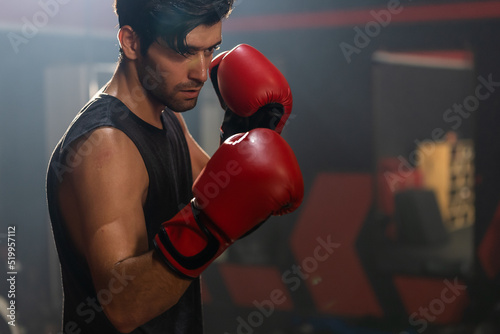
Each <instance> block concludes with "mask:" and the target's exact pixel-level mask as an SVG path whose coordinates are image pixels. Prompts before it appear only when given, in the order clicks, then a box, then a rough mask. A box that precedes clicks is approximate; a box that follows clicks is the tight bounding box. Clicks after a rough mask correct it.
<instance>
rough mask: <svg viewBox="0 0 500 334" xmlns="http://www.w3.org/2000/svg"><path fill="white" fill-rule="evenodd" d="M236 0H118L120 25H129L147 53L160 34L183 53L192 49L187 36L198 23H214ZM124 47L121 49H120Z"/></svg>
mask: <svg viewBox="0 0 500 334" xmlns="http://www.w3.org/2000/svg"><path fill="white" fill-rule="evenodd" d="M233 2H234V0H115V5H114V7H115V12H116V15H118V22H119V25H120V28H121V27H123V26H125V25H129V26H131V27H132V29H133V30H134V31H135V32H136V34H137V35H138V36H139V39H140V41H141V53H142V54H143V55H145V54H146V52H147V50H148V49H149V47H150V46H151V44H152V43H153V42H154V41H156V40H157V39H158V38H160V39H162V40H163V41H165V42H166V43H167V45H168V46H169V47H170V48H171V49H173V50H175V51H176V52H178V53H180V54H183V55H184V54H187V53H189V50H188V47H187V45H186V36H187V35H188V34H189V33H190V32H191V31H192V30H193V29H194V28H196V27H197V26H200V25H206V26H212V25H214V24H216V23H218V22H219V21H221V20H222V19H224V18H227V17H228V16H229V14H230V13H231V10H232V7H233ZM120 51H121V50H120Z"/></svg>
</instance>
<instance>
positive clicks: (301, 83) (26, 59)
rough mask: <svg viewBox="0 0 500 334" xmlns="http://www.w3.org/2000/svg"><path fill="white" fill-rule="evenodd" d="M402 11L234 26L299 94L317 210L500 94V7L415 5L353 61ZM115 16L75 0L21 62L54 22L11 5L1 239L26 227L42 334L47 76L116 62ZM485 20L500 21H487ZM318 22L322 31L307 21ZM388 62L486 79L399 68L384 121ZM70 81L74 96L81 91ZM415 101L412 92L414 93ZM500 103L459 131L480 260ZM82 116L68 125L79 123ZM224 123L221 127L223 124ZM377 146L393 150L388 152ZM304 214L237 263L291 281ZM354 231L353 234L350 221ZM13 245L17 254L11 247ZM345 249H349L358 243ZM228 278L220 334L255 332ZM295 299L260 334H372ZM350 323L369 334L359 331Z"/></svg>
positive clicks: (280, 17)
mask: <svg viewBox="0 0 500 334" xmlns="http://www.w3.org/2000/svg"><path fill="white" fill-rule="evenodd" d="M390 3H394V2H391V1H381V0H371V1H361V0H356V1H352V0H350V1H349V0H312V1H304V0H268V1H263V0H239V1H236V6H235V9H234V12H233V14H232V15H231V18H230V19H229V20H228V21H227V22H226V23H225V25H224V42H223V45H222V49H230V48H232V47H234V46H236V45H237V44H239V43H247V44H250V45H252V46H254V47H256V48H257V49H259V50H260V51H261V52H262V53H264V54H265V55H266V56H267V57H268V58H269V59H271V60H272V61H273V62H274V63H275V64H276V65H277V66H278V67H279V68H280V70H281V71H282V72H283V73H284V74H285V76H286V78H287V79H288V81H289V83H290V86H291V88H292V91H293V96H294V109H293V116H292V118H291V119H290V122H289V125H287V127H286V128H285V130H284V133H283V136H284V138H285V139H286V140H287V141H288V142H289V143H290V145H291V146H292V148H293V149H294V151H295V153H296V155H297V157H298V160H299V162H300V165H301V168H302V171H303V175H304V181H305V185H306V199H305V202H304V203H306V202H307V196H308V195H309V192H310V191H311V187H312V185H313V184H314V181H315V179H316V178H317V176H318V175H320V174H322V173H330V174H335V173H351V174H352V173H354V174H360V175H368V176H370V175H374V173H375V167H374V166H375V162H376V159H377V154H380V153H381V152H382V153H383V154H384V155H385V154H387V155H393V156H398V155H403V156H408V153H409V152H411V150H413V149H414V147H412V143H413V141H414V140H415V139H419V140H424V139H428V137H429V134H430V130H432V129H434V128H436V127H443V128H445V127H446V126H448V127H449V125H450V124H447V123H443V119H442V115H443V113H444V111H445V110H446V109H447V108H449V107H451V105H452V104H453V103H455V102H457V103H461V102H462V101H463V100H464V98H465V97H466V96H468V95H470V94H473V93H474V88H475V87H476V86H477V84H478V81H477V77H478V76H483V77H485V78H487V77H488V75H492V76H493V80H494V81H500V65H499V63H500V61H499V59H500V43H499V42H500V37H499V35H500V34H499V33H500V30H499V28H500V2H496V1H484V2H474V1H451V0H449V1H442V0H441V1H431V0H428V1H424V0H418V1H416V0H414V1H406V0H405V1H401V2H400V7H399V8H402V11H401V12H400V13H398V14H394V15H393V16H392V20H391V22H390V23H389V24H388V25H387V26H386V27H381V28H380V31H378V32H377V33H376V34H374V36H373V37H371V38H369V43H367V45H366V46H364V47H362V48H358V52H357V53H353V54H351V57H350V59H347V58H346V56H345V54H344V53H343V51H342V48H341V45H343V44H342V43H348V44H350V45H351V46H354V45H355V39H356V38H357V37H356V36H357V30H355V28H359V29H364V28H365V27H366V24H367V23H368V22H370V21H373V20H374V18H373V16H370V10H376V11H380V10H387V8H388V4H390ZM111 5H112V1H110V0H105V1H103V0H85V2H84V3H83V1H82V0H73V1H69V2H68V3H67V4H64V5H62V4H61V5H60V6H59V9H58V11H57V13H56V14H55V15H54V17H51V18H50V19H49V21H48V23H47V25H44V26H43V27H41V28H40V29H39V32H38V33H37V34H36V35H35V36H34V37H30V38H28V39H27V43H22V44H20V45H19V47H18V52H16V50H15V48H14V47H13V45H12V43H11V40H10V39H9V38H12V33H16V34H18V35H20V36H22V29H23V23H24V22H25V21H23V18H28V19H29V20H32V18H33V15H34V14H36V13H37V12H39V11H40V10H41V7H40V4H39V3H37V2H36V1H26V2H23V4H19V3H17V2H15V1H7V3H5V2H3V3H2V5H1V7H2V8H1V9H0V11H1V14H0V60H1V61H0V101H1V103H0V236H2V233H6V231H7V226H12V225H13V226H16V227H17V236H16V237H17V260H18V263H20V264H18V265H20V266H22V267H21V269H20V270H19V275H18V282H17V287H18V294H17V297H16V303H17V305H18V314H17V315H18V317H17V321H18V324H19V325H21V326H24V327H25V328H26V329H27V333H29V334H31V333H50V332H51V331H52V332H53V333H56V330H57V329H56V327H51V326H52V324H54V323H57V322H58V317H59V314H58V312H59V303H58V298H59V296H58V295H57V294H56V293H55V292H54V289H53V287H51V283H50V282H54V279H55V278H57V275H58V274H57V271H56V270H55V269H57V268H55V267H54V266H53V263H51V260H50V259H51V256H52V255H51V253H50V249H51V248H52V247H53V245H52V241H51V238H50V231H49V228H48V220H47V209H46V203H45V186H44V179H45V172H46V166H47V161H48V153H49V152H48V149H47V143H46V138H47V137H48V134H47V130H46V129H47V124H46V123H47V112H48V111H47V110H45V109H46V107H45V106H46V103H47V101H46V92H47V87H45V77H44V75H45V74H44V73H45V70H46V69H47V68H49V67H51V66H54V65H61V64H66V65H77V64H78V65H80V64H87V65H88V64H96V63H113V62H115V61H116V59H117V54H118V47H117V42H116V38H115V36H116V27H115V24H116V21H115V18H114V16H113V13H112V8H111ZM440 5H443V6H440ZM4 6H5V7H4ZM485 6H490V7H488V8H490V9H489V10H485V9H484V8H486V7H485ZM415 9H417V10H415ZM307 17H312V18H311V19H309V20H306V19H305V18H307ZM325 17H326V18H325ZM321 18H322V19H321ZM339 18H348V19H346V20H345V21H342V20H340V19H339ZM9 34H11V35H9ZM9 36H10V37H9ZM344 45H345V44H344ZM377 50H384V51H393V52H401V51H408V52H415V51H434V50H440V51H443V50H444V51H446V50H452V51H456V50H458V51H460V52H466V53H469V54H471V55H472V57H473V59H472V64H473V67H472V68H471V69H469V70H466V71H454V70H446V69H434V70H431V69H427V70H426V69H423V70H422V69H421V70H418V69H414V68H412V67H408V66H402V67H401V68H400V69H397V68H396V70H394V68H392V72H390V73H391V75H390V78H391V80H393V81H392V86H389V87H390V88H389V89H390V91H387V90H386V91H385V94H386V95H385V97H384V98H383V99H382V101H383V103H385V104H383V107H380V106H379V108H381V109H380V110H384V111H387V112H386V113H385V114H378V115H375V114H374V105H373V101H374V95H373V94H374V90H375V87H374V85H373V73H374V62H373V60H372V56H373V54H374V52H375V51H377ZM64 80H67V81H68V84H70V83H74V81H78V80H79V78H77V77H67V78H65V79H64ZM408 82H411V84H408ZM207 86H208V85H207ZM404 87H410V88H411V89H412V90H411V91H404ZM208 89H209V88H208ZM392 90H393V91H394V92H393V93H391V91H392ZM64 98H65V96H61V99H64ZM398 101H399V102H398ZM499 101H500V94H499V93H498V92H497V91H495V92H494V93H493V94H492V95H491V97H490V98H488V99H487V100H486V101H482V102H481V105H480V107H479V109H478V110H477V112H475V113H474V115H473V117H471V118H469V119H464V123H463V125H462V126H461V127H460V129H459V134H460V135H461V136H463V137H464V138H473V139H475V145H476V174H477V176H478V183H477V187H476V197H477V199H476V224H475V228H474V234H473V235H474V247H475V248H474V249H476V250H477V248H478V247H479V246H480V244H481V241H482V240H483V238H484V236H485V234H486V233H487V232H488V233H492V232H491V230H488V228H489V226H490V224H491V222H492V217H493V216H494V213H495V210H496V208H497V206H498V203H499V199H500V198H499V194H500V192H499V191H498V187H499V186H500V180H499V178H500V177H499V171H500V168H499V167H500V166H499V164H500V154H499V153H500V152H499V148H500V144H499V143H500V138H499V137H500V135H499V132H500V131H498V129H499V127H498V126H499V125H500V124H499V123H500V118H499V116H498V107H499V103H500V102H499ZM410 102H411V105H412V106H413V107H412V108H409V109H404V108H401V110H400V113H397V112H396V113H395V110H397V108H392V109H391V106H393V107H394V105H396V106H397V105H404V104H405V103H406V105H408V103H410ZM77 111H78V110H77V109H75V110H65V111H62V112H63V113H69V114H76V112H77ZM197 112H198V108H197V109H195V110H193V111H190V112H188V113H187V114H186V115H185V117H186V120H187V121H188V123H189V126H190V129H191V132H192V133H193V135H194V136H195V137H196V138H199V137H200V136H201V133H200V131H201V130H200V129H201V125H200V124H199V118H198V117H197V116H196V115H197V114H196V113H197ZM214 117H219V118H220V114H215V115H214ZM384 119H385V120H384ZM376 120H378V121H377V122H378V123H377V122H376ZM376 124H378V125H379V126H378V127H377V128H376V127H375V125H376ZM405 129H408V130H405ZM213 131H214V132H216V131H217V128H214V129H213ZM61 134H62V133H61ZM376 134H379V135H380V136H381V137H379V138H378V139H377V141H375V135H376ZM384 134H385V135H384ZM50 135H52V136H53V135H54V134H53V133H51V134H50ZM394 138H396V139H394ZM384 141H385V142H386V144H385V145H383V144H382V143H384ZM376 145H379V146H376ZM353 205H354V204H353ZM303 210H304V209H303V208H301V209H299V210H298V211H297V212H295V213H294V214H291V215H289V216H286V217H280V218H275V219H274V222H273V223H272V225H271V224H269V225H266V226H264V227H263V228H262V229H261V230H259V231H258V233H256V235H255V236H253V237H252V239H250V240H249V241H243V242H242V243H241V245H238V246H235V248H234V250H233V251H232V252H230V253H229V254H228V258H227V259H226V261H228V262H229V263H236V264H239V265H242V266H246V265H248V266H266V267H267V266H271V267H274V268H276V270H277V271H278V272H279V273H283V272H284V271H285V270H287V269H288V268H290V267H291V266H292V265H293V264H294V263H299V261H300V260H299V259H297V258H296V257H295V256H294V254H293V252H292V251H291V246H290V238H291V237H292V235H293V232H294V229H295V228H296V225H297V221H298V220H299V218H301V221H304V218H303V217H302V216H301V214H302V211H303ZM317 210H322V212H324V213H325V215H326V216H335V214H336V213H335V212H329V207H328V206H326V207H321V208H318V209H317ZM367 219H368V218H367ZM305 220H306V221H307V219H305ZM320 223H325V224H328V222H310V224H311V228H315V226H316V225H317V224H320ZM315 224H316V225H315ZM342 224H346V225H348V224H349V221H344V222H342ZM336 228H339V227H338V226H337V227H336ZM497 236H498V235H497ZM0 241H1V244H0V246H2V247H4V246H5V239H0ZM337 241H338V242H340V243H342V244H343V245H346V244H347V243H348V242H349V241H347V240H337ZM4 251H5V249H4V248H2V252H4ZM471 251H472V250H471ZM52 260H53V258H52ZM2 261H3V260H2ZM346 270H348V269H346ZM2 275H3V274H2ZM220 275H221V274H220V273H219V272H218V271H217V267H216V266H214V267H213V268H211V269H210V270H209V272H207V275H206V276H207V283H206V284H207V288H208V291H209V292H210V300H209V301H207V303H206V305H207V306H206V309H207V315H208V316H209V317H208V320H207V321H206V322H207V332H208V333H223V332H230V331H231V333H233V332H236V331H237V329H236V327H237V324H238V323H237V321H236V319H237V317H238V316H241V317H244V318H245V319H247V318H246V317H247V315H248V314H249V313H250V312H252V311H254V310H255V308H252V307H244V306H238V305H235V303H234V299H232V298H231V293H230V292H228V291H227V288H226V287H225V285H224V281H223V278H222V277H221V276H220ZM0 277H3V276H0ZM473 277H474V279H473V280H471V282H472V283H471V285H470V286H471V289H470V290H469V298H470V305H469V307H468V309H470V312H469V313H467V314H470V316H469V317H466V316H463V317H462V319H463V321H459V323H465V322H467V323H472V324H473V325H472V326H476V325H477V324H479V323H481V322H482V321H485V320H487V318H488V316H489V314H490V312H491V311H492V310H493V309H494V307H493V305H494V304H495V302H496V301H498V297H499V294H498V275H496V276H495V277H493V278H492V277H487V275H485V273H484V270H483V268H482V267H481V262H480V261H476V262H475V270H474V273H473ZM2 281H4V280H3V279H2ZM2 284H5V283H2ZM321 284H328V281H326V282H325V281H324V282H322V283H321ZM245 288H246V287H241V289H245ZM327 290H328V289H327ZM4 291H6V290H5V289H4V288H3V285H2V290H1V291H0V294H3V295H5V294H4ZM289 293H290V294H291V295H292V297H291V298H292V300H293V303H292V306H291V307H290V308H289V309H288V310H285V311H280V312H276V313H275V314H273V316H271V317H269V319H266V322H265V324H264V325H262V326H257V327H258V328H254V329H253V330H254V331H255V333H258V332H262V333H266V332H269V333H281V332H283V333H290V332H291V331H292V330H294V331H297V332H304V333H308V332H314V333H316V332H318V333H319V332H326V333H336V332H346V333H347V332H352V333H358V332H359V333H361V331H358V330H359V329H353V328H351V327H348V326H347V327H342V326H340V327H339V326H337V327H335V326H333V325H325V326H320V325H311V322H309V320H304V319H311V318H315V317H319V318H321V319H323V320H325V319H326V320H325V321H333V322H334V323H335V321H344V320H343V319H345V317H342V316H338V315H336V314H332V312H324V311H321V310H318V309H317V308H316V306H315V305H317V304H315V301H314V300H313V297H311V295H310V292H309V290H308V289H307V287H306V286H305V285H302V286H301V288H300V289H299V290H298V291H292V292H289ZM250 294H251V292H250ZM352 298H355V299H356V298H357V299H360V300H362V299H363V298H364V296H362V295H361V296H360V295H357V294H356V293H355V291H353V297H352ZM224 312H226V313H224ZM223 314H227V316H224V315H223ZM383 314H384V313H382V316H379V317H376V318H377V321H376V325H372V326H365V324H364V323H363V326H365V328H367V327H370V328H372V329H373V328H382V329H380V330H385V331H390V330H392V329H388V328H392V327H391V326H389V327H385V326H384V325H385V320H388V319H386V317H384V316H383ZM387 314H388V313H386V315H387ZM347 318H348V319H349V320H350V321H351V320H352V321H354V322H357V317H347ZM362 318H363V317H362ZM224 319H225V320H224ZM338 319H342V320H338ZM407 319H408V318H407V317H403V323H406V326H404V325H403V327H402V328H406V327H408V326H407V325H408V320H407ZM379 320H380V321H379ZM389 320H391V319H389ZM399 320H400V319H399ZM396 322H398V321H396ZM389 323H391V321H389ZM381 324H382V325H381ZM456 324H457V323H456V322H454V323H453V324H447V325H456ZM286 326H288V327H286ZM341 327H342V329H339V328H341ZM286 328H288V329H286ZM417 328H418V327H417ZM373 330H374V331H375V329H373ZM413 330H415V327H413Z"/></svg>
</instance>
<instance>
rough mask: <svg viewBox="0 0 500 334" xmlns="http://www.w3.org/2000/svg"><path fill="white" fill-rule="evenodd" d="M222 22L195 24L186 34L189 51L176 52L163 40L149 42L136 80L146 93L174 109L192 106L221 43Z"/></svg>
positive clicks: (140, 59) (139, 63)
mask: <svg viewBox="0 0 500 334" xmlns="http://www.w3.org/2000/svg"><path fill="white" fill-rule="evenodd" d="M221 29H222V23H221V22H219V23H217V24H215V25H213V26H210V27H208V26H198V27H196V28H195V29H193V30H192V31H191V32H190V33H189V34H188V35H187V36H186V45H187V46H188V50H189V52H190V53H191V54H186V55H180V54H178V53H177V52H175V51H174V50H172V49H171V48H169V47H168V46H167V45H166V43H165V42H163V41H161V40H160V41H158V42H153V44H151V46H150V47H149V49H148V52H147V54H146V55H145V56H144V57H140V58H139V59H138V63H137V64H138V66H137V72H138V77H139V80H140V82H141V84H142V86H143V87H144V89H146V91H148V93H149V96H150V97H151V98H153V99H155V100H156V101H158V102H160V103H161V104H162V105H165V106H167V107H168V108H169V109H171V110H173V111H176V112H183V111H186V110H190V109H193V108H194V107H195V106H196V102H197V100H198V95H199V92H200V89H201V87H203V84H204V83H205V81H206V80H207V71H208V67H209V66H210V62H211V61H212V57H213V52H214V50H215V49H216V48H217V46H218V45H219V44H220V43H221V40H222V39H221Z"/></svg>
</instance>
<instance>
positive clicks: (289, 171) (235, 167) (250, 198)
mask: <svg viewBox="0 0 500 334" xmlns="http://www.w3.org/2000/svg"><path fill="white" fill-rule="evenodd" d="M193 194H194V198H193V200H192V201H191V203H190V204H189V205H187V206H186V207H184V209H182V210H181V211H180V212H179V213H178V214H177V215H176V216H175V217H174V218H172V219H170V220H169V221H167V222H165V223H163V224H162V227H161V229H160V232H159V233H158V234H157V235H156V236H155V238H154V244H155V247H156V249H157V250H158V251H159V253H160V254H161V255H162V257H163V258H164V259H165V262H166V263H167V265H168V266H169V267H170V268H171V269H172V270H173V271H174V272H176V273H177V274H178V275H179V276H181V277H185V278H195V277H197V276H199V275H200V274H201V272H203V270H205V269H206V268H207V267H208V265H209V264H210V263H212V261H213V260H215V259H216V258H217V257H218V256H219V255H221V254H222V253H223V252H224V250H226V248H228V247H229V246H230V245H231V244H232V243H234V242H235V241H236V240H238V239H239V238H241V237H242V236H243V235H245V234H247V233H248V232H250V231H252V230H254V229H255V228H256V227H257V226H259V225H260V224H261V223H262V222H264V221H265V220H266V219H267V218H269V216H271V215H283V214H286V213H290V212H292V211H294V210H295V209H297V208H298V207H299V205H300V203H301V202H302V198H303V195H304V183H303V179H302V173H301V172H300V168H299V165H298V163H297V159H296V158H295V155H294V153H293V151H292V149H291V148H290V146H289V145H288V144H287V143H286V142H285V140H284V139H283V138H281V137H280V136H279V135H278V134H277V133H276V132H274V131H272V130H269V129H255V130H252V131H250V132H247V133H241V134H237V135H234V136H232V137H231V138H230V139H228V140H226V141H225V142H224V143H223V144H222V145H221V147H219V149H218V150H217V151H216V152H215V154H214V155H213V157H212V158H211V159H210V161H209V162H208V164H207V165H206V167H205V169H203V171H202V172H201V174H200V176H199V177H198V178H197V179H196V181H195V183H194V185H193Z"/></svg>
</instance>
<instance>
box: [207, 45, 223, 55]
mask: <svg viewBox="0 0 500 334" xmlns="http://www.w3.org/2000/svg"><path fill="white" fill-rule="evenodd" d="M219 49H220V45H216V46H213V47H211V48H208V49H206V50H205V55H207V56H212V55H213V54H214V52H215V51H216V50H219Z"/></svg>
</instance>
